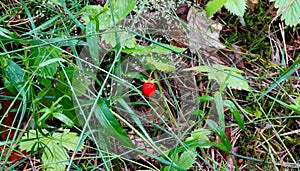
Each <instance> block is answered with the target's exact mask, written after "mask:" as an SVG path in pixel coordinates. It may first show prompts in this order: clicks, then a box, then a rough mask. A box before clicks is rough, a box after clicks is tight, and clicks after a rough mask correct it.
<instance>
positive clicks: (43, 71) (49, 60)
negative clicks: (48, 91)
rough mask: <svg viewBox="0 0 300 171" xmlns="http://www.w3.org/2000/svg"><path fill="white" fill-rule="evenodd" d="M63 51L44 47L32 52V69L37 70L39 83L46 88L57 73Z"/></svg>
mask: <svg viewBox="0 0 300 171" xmlns="http://www.w3.org/2000/svg"><path fill="white" fill-rule="evenodd" d="M61 54H62V51H61V50H60V49H57V48H54V47H51V46H44V47H39V48H34V49H32V50H31V52H30V61H31V65H32V66H31V67H32V68H33V69H37V72H36V73H37V79H38V82H39V83H41V84H42V85H44V86H46V87H47V86H50V84H51V80H50V78H53V76H54V75H55V74H56V72H57V68H58V67H59V63H58V62H59V61H60V59H59V57H60V56H61Z"/></svg>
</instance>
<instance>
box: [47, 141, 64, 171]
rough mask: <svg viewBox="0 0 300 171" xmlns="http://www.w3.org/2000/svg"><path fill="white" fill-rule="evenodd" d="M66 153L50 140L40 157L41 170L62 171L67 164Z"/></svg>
mask: <svg viewBox="0 0 300 171" xmlns="http://www.w3.org/2000/svg"><path fill="white" fill-rule="evenodd" d="M68 158H69V156H68V154H67V151H66V150H65V149H64V148H63V147H62V146H61V145H59V144H57V142H56V141H52V140H50V141H49V142H48V143H47V147H45V148H44V152H43V155H42V157H41V159H42V164H43V169H44V170H46V171H64V170H65V169H66V165H67V164H68Z"/></svg>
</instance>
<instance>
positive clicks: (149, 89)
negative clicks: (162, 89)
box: [142, 81, 156, 97]
mask: <svg viewBox="0 0 300 171" xmlns="http://www.w3.org/2000/svg"><path fill="white" fill-rule="evenodd" d="M155 90H156V86H155V84H154V83H153V82H151V81H146V82H145V83H144V84H143V87H142V91H143V93H144V95H145V96H146V97H150V96H152V95H153V94H154V93H155Z"/></svg>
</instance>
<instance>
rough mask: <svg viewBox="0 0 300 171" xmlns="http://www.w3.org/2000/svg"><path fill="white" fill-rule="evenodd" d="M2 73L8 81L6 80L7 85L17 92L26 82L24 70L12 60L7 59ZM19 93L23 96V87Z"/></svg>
mask: <svg viewBox="0 0 300 171" xmlns="http://www.w3.org/2000/svg"><path fill="white" fill-rule="evenodd" d="M3 75H4V77H5V78H6V79H7V80H8V82H6V85H7V86H9V87H11V86H12V87H15V89H16V90H17V91H18V92H20V91H21V90H22V88H23V85H24V84H25V82H26V79H25V71H24V70H23V69H22V68H21V67H20V66H19V65H18V64H16V63H15V62H14V61H12V60H7V61H6V66H5V67H4V69H3ZM8 84H9V85H8ZM20 93H21V95H22V96H23V97H25V90H24V88H23V91H21V92H20Z"/></svg>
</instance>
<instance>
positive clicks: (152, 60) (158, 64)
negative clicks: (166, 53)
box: [146, 55, 175, 72]
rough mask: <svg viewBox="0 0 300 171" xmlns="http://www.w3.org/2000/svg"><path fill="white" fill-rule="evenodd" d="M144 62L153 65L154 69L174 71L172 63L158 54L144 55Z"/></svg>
mask: <svg viewBox="0 0 300 171" xmlns="http://www.w3.org/2000/svg"><path fill="white" fill-rule="evenodd" d="M146 62H147V63H148V64H151V65H153V66H154V67H155V68H156V69H158V70H160V71H167V72H174V71H175V66H174V64H173V63H172V62H171V61H170V60H168V59H166V58H163V57H160V56H155V55H153V56H148V57H146Z"/></svg>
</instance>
